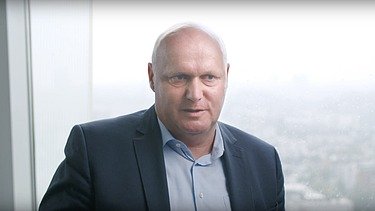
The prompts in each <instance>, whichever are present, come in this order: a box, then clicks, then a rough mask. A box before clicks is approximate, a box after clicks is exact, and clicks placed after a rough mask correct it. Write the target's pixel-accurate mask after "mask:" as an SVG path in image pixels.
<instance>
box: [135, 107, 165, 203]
mask: <svg viewBox="0 0 375 211" xmlns="http://www.w3.org/2000/svg"><path fill="white" fill-rule="evenodd" d="M137 130H138V131H139V132H140V135H139V136H137V137H135V138H134V139H133V143H134V149H135V154H136V159H137V162H138V166H139V172H140V175H141V178H142V183H143V189H144V193H145V196H146V201H147V206H148V209H149V210H170V207H169V195H168V186H167V177H166V174H165V164H164V157H163V148H162V146H163V144H162V138H161V133H160V129H159V128H158V123H157V118H156V114H155V109H154V107H151V108H150V109H149V110H147V111H146V113H145V114H144V117H143V119H142V120H141V123H140V126H139V127H138V129H137Z"/></svg>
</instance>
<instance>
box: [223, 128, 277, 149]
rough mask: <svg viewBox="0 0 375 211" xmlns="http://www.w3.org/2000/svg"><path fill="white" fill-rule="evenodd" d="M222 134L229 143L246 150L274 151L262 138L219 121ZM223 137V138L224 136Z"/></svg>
mask: <svg viewBox="0 0 375 211" xmlns="http://www.w3.org/2000/svg"><path fill="white" fill-rule="evenodd" d="M219 126H220V129H221V133H222V136H226V137H227V138H226V139H227V141H229V142H230V143H232V144H234V145H236V146H239V147H241V148H244V149H245V150H246V151H247V150H250V151H258V152H259V151H263V152H266V151H268V152H270V151H271V152H274V151H275V148H274V146H272V145H271V144H269V143H267V142H265V141H263V140H262V139H260V138H258V137H256V136H254V135H251V134H249V133H247V132H245V131H242V130H240V129H238V128H236V127H233V126H231V125H228V124H225V123H222V122H220V123H219ZM224 139H225V138H224Z"/></svg>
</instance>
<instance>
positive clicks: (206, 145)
mask: <svg viewBox="0 0 375 211" xmlns="http://www.w3.org/2000/svg"><path fill="white" fill-rule="evenodd" d="M176 138H177V139H178V140H180V141H182V142H183V143H184V144H186V146H187V147H188V148H189V149H190V151H191V153H192V154H193V157H194V158H195V159H197V158H200V157H202V156H204V155H207V154H210V153H211V151H212V146H213V143H214V140H215V128H213V129H212V130H211V131H209V132H208V133H205V134H194V135H191V134H188V135H183V136H181V135H180V136H178V137H176Z"/></svg>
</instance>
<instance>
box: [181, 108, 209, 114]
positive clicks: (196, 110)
mask: <svg viewBox="0 0 375 211" xmlns="http://www.w3.org/2000/svg"><path fill="white" fill-rule="evenodd" d="M182 110H183V111H185V112H189V113H197V112H202V111H204V109H190V108H187V109H182Z"/></svg>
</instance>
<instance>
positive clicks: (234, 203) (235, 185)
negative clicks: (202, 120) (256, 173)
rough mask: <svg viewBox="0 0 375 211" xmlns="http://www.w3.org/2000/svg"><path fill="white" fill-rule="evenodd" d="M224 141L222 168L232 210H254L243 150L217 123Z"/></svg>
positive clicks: (221, 124) (230, 134) (227, 130)
mask: <svg viewBox="0 0 375 211" xmlns="http://www.w3.org/2000/svg"><path fill="white" fill-rule="evenodd" d="M219 126H220V130H221V134H222V136H223V141H224V148H225V151H224V155H223V167H224V173H225V177H226V180H227V188H228V194H229V199H230V202H231V207H232V210H254V199H253V195H252V191H251V185H250V184H249V181H253V180H252V178H251V174H250V173H249V165H248V164H247V163H245V162H246V160H245V158H244V157H243V154H244V153H243V148H242V147H240V146H238V145H239V144H238V140H237V139H236V138H235V137H234V136H233V134H232V133H231V132H230V131H229V129H228V128H227V126H226V125H225V124H223V123H219Z"/></svg>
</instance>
